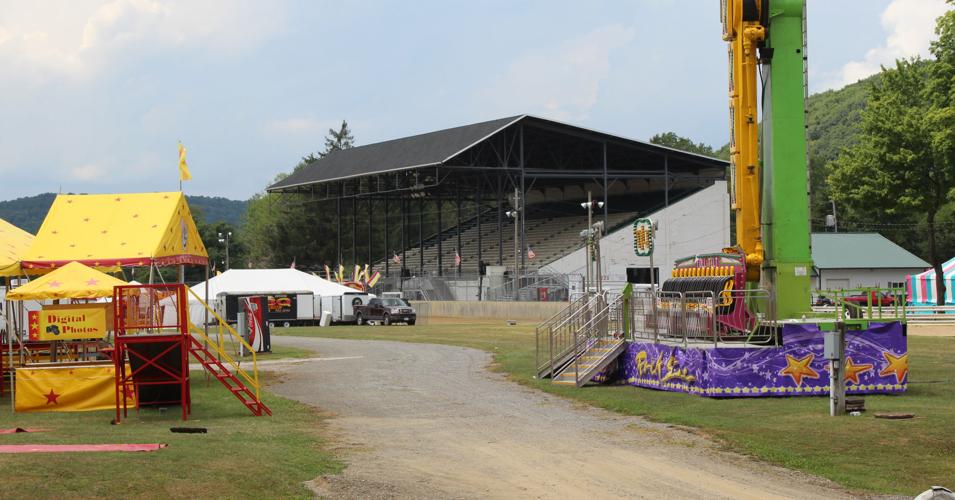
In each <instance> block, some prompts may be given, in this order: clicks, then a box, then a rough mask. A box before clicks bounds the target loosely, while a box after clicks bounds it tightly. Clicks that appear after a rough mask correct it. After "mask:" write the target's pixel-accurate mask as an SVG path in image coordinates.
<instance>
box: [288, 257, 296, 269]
mask: <svg viewBox="0 0 955 500" xmlns="http://www.w3.org/2000/svg"><path fill="white" fill-rule="evenodd" d="M288 267H289V269H295V257H292V265H291V266H288Z"/></svg>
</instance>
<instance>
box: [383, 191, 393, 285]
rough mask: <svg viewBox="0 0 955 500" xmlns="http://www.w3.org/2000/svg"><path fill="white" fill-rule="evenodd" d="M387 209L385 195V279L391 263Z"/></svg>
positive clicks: (386, 196)
mask: <svg viewBox="0 0 955 500" xmlns="http://www.w3.org/2000/svg"><path fill="white" fill-rule="evenodd" d="M388 208H389V207H388V195H387V194H386V195H385V210H384V212H385V213H384V226H385V254H384V255H385V277H386V278H387V277H388V268H389V263H390V262H391V255H389V252H390V251H391V246H390V245H389V243H390V242H391V238H390V234H389V232H388Z"/></svg>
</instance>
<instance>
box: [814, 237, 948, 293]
mask: <svg viewBox="0 0 955 500" xmlns="http://www.w3.org/2000/svg"><path fill="white" fill-rule="evenodd" d="M812 261H813V266H814V269H813V271H814V272H813V274H814V276H813V281H812V283H813V286H814V288H815V289H817V290H838V289H844V288H860V287H904V286H905V277H906V276H907V275H909V274H918V273H921V272H922V271H924V270H926V269H927V268H929V267H931V265H930V264H929V263H928V262H926V261H924V260H922V259H920V258H919V257H918V256H916V255H914V254H912V253H911V252H909V251H908V250H906V249H904V248H902V247H900V246H898V245H896V244H895V243H893V242H891V241H889V239H888V238H886V237H885V236H882V235H881V234H879V233H813V235H812Z"/></svg>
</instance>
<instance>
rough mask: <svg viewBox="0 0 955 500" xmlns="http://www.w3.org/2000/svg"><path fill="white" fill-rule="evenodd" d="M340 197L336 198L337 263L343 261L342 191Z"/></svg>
mask: <svg viewBox="0 0 955 500" xmlns="http://www.w3.org/2000/svg"><path fill="white" fill-rule="evenodd" d="M338 194H339V196H338V198H336V199H335V228H336V230H335V235H336V236H335V249H336V253H335V260H336V265H338V264H341V263H342V198H341V193H338Z"/></svg>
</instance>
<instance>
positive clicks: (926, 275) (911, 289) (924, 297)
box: [905, 259, 955, 305]
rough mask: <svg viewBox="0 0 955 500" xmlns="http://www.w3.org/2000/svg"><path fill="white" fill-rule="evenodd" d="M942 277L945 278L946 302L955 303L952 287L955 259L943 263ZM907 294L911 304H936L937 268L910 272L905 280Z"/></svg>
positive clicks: (954, 293) (954, 275)
mask: <svg viewBox="0 0 955 500" xmlns="http://www.w3.org/2000/svg"><path fill="white" fill-rule="evenodd" d="M942 277H943V279H944V280H945V303H946V304H955V291H953V290H952V288H955V286H953V279H955V259H952V260H950V261H948V262H946V263H945V264H943V265H942ZM905 285H906V286H905V288H906V295H907V299H908V302H909V304H912V305H935V303H936V297H937V296H936V292H935V270H934V269H928V270H926V271H925V272H923V273H920V274H910V275H909V276H908V277H907V279H906V280H905Z"/></svg>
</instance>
